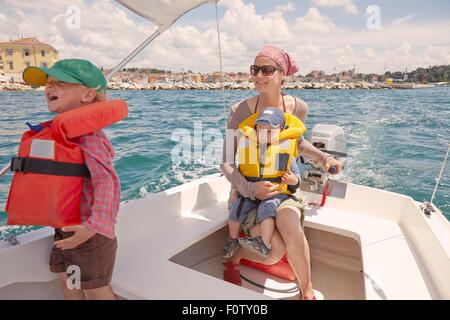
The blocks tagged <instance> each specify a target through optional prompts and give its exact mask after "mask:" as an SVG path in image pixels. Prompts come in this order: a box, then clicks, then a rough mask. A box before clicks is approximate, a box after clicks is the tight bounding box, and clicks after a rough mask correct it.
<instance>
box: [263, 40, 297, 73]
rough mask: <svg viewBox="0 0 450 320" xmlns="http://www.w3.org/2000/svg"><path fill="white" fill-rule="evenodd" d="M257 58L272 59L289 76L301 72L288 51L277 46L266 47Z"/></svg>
mask: <svg viewBox="0 0 450 320" xmlns="http://www.w3.org/2000/svg"><path fill="white" fill-rule="evenodd" d="M256 57H267V58H270V59H272V60H273V61H275V62H276V63H277V64H278V65H279V66H280V67H281V69H283V71H284V74H285V75H287V76H290V75H293V74H294V73H296V72H297V71H298V70H299V67H298V65H297V64H296V63H295V61H294V59H292V57H291V56H290V55H289V54H287V53H286V51H284V50H283V49H281V48H279V47H277V46H275V45H271V44H269V45H265V46H264V47H263V48H262V49H261V51H260V52H258V54H257V55H256Z"/></svg>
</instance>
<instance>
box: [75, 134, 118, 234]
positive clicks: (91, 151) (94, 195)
mask: <svg viewBox="0 0 450 320" xmlns="http://www.w3.org/2000/svg"><path fill="white" fill-rule="evenodd" d="M77 142H78V144H79V145H80V148H81V151H82V153H83V156H84V161H85V163H86V166H87V167H88V169H89V171H90V173H91V177H90V178H85V179H84V183H83V191H82V194H81V208H80V213H81V219H82V221H83V224H84V226H86V227H87V228H88V229H90V230H93V231H95V232H97V233H99V234H102V235H104V236H107V237H108V238H111V239H114V238H115V224H116V217H117V213H118V211H119V206H120V180H119V177H118V176H117V173H116V171H115V170H114V164H113V157H114V149H113V147H112V145H111V142H110V141H109V140H108V138H107V137H106V135H105V133H104V132H103V131H102V130H99V131H95V132H92V133H89V134H86V135H84V136H81V137H80V138H78V141H77Z"/></svg>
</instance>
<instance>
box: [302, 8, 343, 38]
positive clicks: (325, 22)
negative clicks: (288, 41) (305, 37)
mask: <svg viewBox="0 0 450 320" xmlns="http://www.w3.org/2000/svg"><path fill="white" fill-rule="evenodd" d="M295 27H296V29H297V30H298V31H299V32H304V33H329V32H332V31H334V30H336V29H337V28H336V25H335V24H334V23H333V22H332V21H331V20H330V19H329V18H327V17H326V16H324V15H322V14H321V13H320V12H319V10H318V9H317V8H314V7H311V8H309V10H308V13H307V14H306V15H305V16H304V17H298V18H297V19H296V20H295Z"/></svg>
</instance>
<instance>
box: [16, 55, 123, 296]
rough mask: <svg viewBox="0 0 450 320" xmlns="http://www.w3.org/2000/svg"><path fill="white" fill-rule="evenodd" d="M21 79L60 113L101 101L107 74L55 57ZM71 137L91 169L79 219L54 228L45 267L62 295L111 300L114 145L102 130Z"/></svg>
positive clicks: (116, 191) (116, 192) (116, 184)
mask: <svg viewBox="0 0 450 320" xmlns="http://www.w3.org/2000/svg"><path fill="white" fill-rule="evenodd" d="M23 79H24V81H25V82H26V83H27V84H30V85H32V86H36V87H37V86H45V97H46V100H47V105H48V110H49V111H50V112H56V113H62V112H66V111H70V110H73V109H76V108H79V107H82V106H85V105H88V104H92V103H94V102H98V101H102V100H106V79H105V77H104V75H103V73H102V72H101V71H100V70H99V69H98V68H97V67H96V66H94V65H93V64H92V63H90V62H89V61H86V60H80V59H65V60H60V61H58V62H56V63H55V64H54V65H53V66H52V67H51V68H39V67H28V68H26V69H25V70H24V72H23ZM74 142H76V143H78V144H79V146H80V149H81V151H82V153H83V157H84V160H85V164H86V166H87V168H88V169H89V172H90V177H89V178H84V182H83V189H82V194H81V208H80V214H81V220H82V224H81V225H75V226H68V227H63V228H62V229H55V242H54V244H53V247H52V252H51V256H50V271H51V272H54V273H59V274H60V280H61V285H62V288H63V289H64V298H65V299H116V296H115V294H114V293H113V291H112V289H111V287H110V282H111V278H112V273H113V268H114V263H115V257H116V251H117V239H116V237H115V222H116V216H117V213H118V210H119V204H120V180H119V177H118V175H117V174H116V172H115V169H114V165H113V157H114V149H113V147H112V145H111V142H110V141H109V140H108V138H107V137H106V135H105V134H104V133H103V131H102V130H97V131H94V132H92V133H89V134H85V135H83V136H81V137H78V138H76V141H74ZM73 266H76V267H78V268H79V269H78V270H79V273H80V275H79V276H80V283H79V284H80V286H77V284H75V285H71V284H70V283H68V281H67V279H68V277H67V272H70V273H72V270H74V269H73ZM69 267H71V268H70V269H69Z"/></svg>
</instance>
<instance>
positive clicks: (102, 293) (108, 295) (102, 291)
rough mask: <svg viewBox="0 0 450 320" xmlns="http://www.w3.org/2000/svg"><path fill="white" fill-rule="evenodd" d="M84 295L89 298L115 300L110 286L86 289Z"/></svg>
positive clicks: (115, 297)
mask: <svg viewBox="0 0 450 320" xmlns="http://www.w3.org/2000/svg"><path fill="white" fill-rule="evenodd" d="M86 297H87V298H88V299H89V300H117V296H116V295H115V294H114V292H113V291H112V289H111V286H105V287H101V288H96V289H89V290H86Z"/></svg>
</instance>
